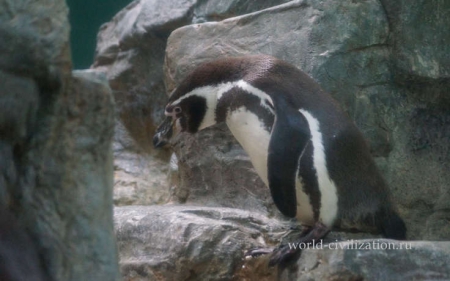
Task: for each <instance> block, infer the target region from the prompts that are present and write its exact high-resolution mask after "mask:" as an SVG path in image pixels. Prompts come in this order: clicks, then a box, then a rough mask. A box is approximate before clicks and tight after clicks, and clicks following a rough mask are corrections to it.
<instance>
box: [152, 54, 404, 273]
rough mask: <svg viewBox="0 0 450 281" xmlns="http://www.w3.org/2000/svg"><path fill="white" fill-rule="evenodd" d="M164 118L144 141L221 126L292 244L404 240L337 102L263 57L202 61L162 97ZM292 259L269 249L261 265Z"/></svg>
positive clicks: (358, 136)
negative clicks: (352, 238)
mask: <svg viewBox="0 0 450 281" xmlns="http://www.w3.org/2000/svg"><path fill="white" fill-rule="evenodd" d="M165 115H166V118H165V120H164V121H163V122H162V124H161V125H160V126H159V127H158V128H157V130H156V133H155V136H154V137H153V144H154V146H155V147H157V148H158V147H162V146H164V145H166V144H167V143H170V141H171V139H173V138H175V137H176V136H177V135H178V134H179V133H180V132H188V133H196V132H198V131H200V130H202V129H204V128H207V127H209V126H212V125H214V124H217V123H221V122H225V123H226V124H227V126H228V128H229V129H230V131H231V133H232V134H233V136H234V137H235V138H236V140H237V141H238V142H239V143H240V144H241V146H242V147H243V148H244V150H245V151H246V152H247V154H248V155H249V157H250V159H251V162H252V164H253V166H254V168H255V170H256V172H257V174H258V175H259V177H260V178H261V179H262V181H263V182H264V183H265V185H266V186H268V188H269V189H270V193H271V196H272V199H273V202H274V203H275V205H276V207H277V208H278V210H279V211H280V212H281V213H282V214H283V215H285V216H286V217H289V218H296V219H297V220H298V221H299V222H300V223H301V224H302V225H303V226H304V227H305V228H304V231H303V232H302V234H300V237H299V238H298V241H296V242H298V243H308V242H312V241H313V240H316V241H318V240H320V239H323V238H324V237H325V236H326V235H327V234H328V233H329V231H330V230H331V229H332V228H333V227H341V228H353V229H357V230H358V229H359V230H366V231H371V232H377V233H381V234H382V235H383V236H384V237H386V238H392V239H398V240H403V239H406V227H405V224H404V222H403V220H402V219H401V218H400V216H399V215H398V214H397V211H396V208H395V205H394V204H393V200H392V198H391V195H390V192H389V189H388V187H387V184H386V182H385V181H384V179H383V177H382V176H381V174H380V172H379V170H378V169H377V166H376V165H375V162H374V160H373V158H372V156H371V154H370V150H369V147H368V145H367V143H366V141H365V139H364V137H363V135H362V133H361V132H360V131H359V130H358V128H357V127H356V125H355V124H354V122H353V121H352V120H351V119H350V118H349V117H348V115H347V114H346V113H345V112H344V111H343V110H342V108H341V107H340V105H339V104H338V103H337V101H336V100H334V99H333V98H332V97H331V96H330V95H329V94H328V93H326V92H325V91H324V90H322V88H321V87H320V86H319V85H318V83H316V82H315V81H314V80H313V79H312V78H311V77H309V76H308V75H307V74H306V73H304V72H303V71H301V70H300V69H298V68H296V67H295V66H293V65H291V64H289V63H287V62H285V61H283V60H280V59H277V58H275V57H272V56H267V55H253V56H243V57H228V58H222V59H217V60H214V61H211V62H207V63H204V64H202V65H200V66H198V67H197V68H196V69H194V70H193V71H192V72H191V73H190V74H189V75H188V76H187V77H186V78H185V79H184V80H183V81H182V82H181V83H180V84H179V86H178V87H177V88H176V89H175V90H174V91H173V92H172V93H171V95H170V97H169V101H168V103H167V106H166V107H165ZM297 251H299V250H297V249H291V248H290V247H288V246H287V245H284V246H283V245H282V246H280V247H277V248H275V250H273V251H271V257H270V260H269V265H271V266H272V265H276V264H281V263H283V262H286V261H288V260H290V259H292V258H293V257H295V256H298V255H297ZM267 253H269V252H266V251H264V250H260V251H258V250H257V249H256V250H254V251H250V254H251V255H252V256H256V255H259V254H267Z"/></svg>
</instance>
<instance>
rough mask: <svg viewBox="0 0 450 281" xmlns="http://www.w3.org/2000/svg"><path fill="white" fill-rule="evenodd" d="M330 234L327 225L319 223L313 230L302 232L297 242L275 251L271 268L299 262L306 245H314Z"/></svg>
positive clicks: (270, 261) (271, 260) (282, 246)
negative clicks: (294, 261)
mask: <svg viewBox="0 0 450 281" xmlns="http://www.w3.org/2000/svg"><path fill="white" fill-rule="evenodd" d="M328 232H330V229H329V228H328V227H327V226H326V225H324V224H323V223H320V222H317V223H316V224H315V225H314V226H313V227H312V228H310V229H308V230H306V231H304V232H302V234H301V235H300V239H299V240H298V241H297V242H295V243H288V244H287V245H281V246H279V247H278V248H276V249H275V250H273V252H272V255H271V257H270V260H269V266H274V265H277V264H280V265H281V264H286V263H288V262H290V261H293V260H297V259H298V258H300V255H301V250H302V249H304V248H305V247H306V245H308V244H309V245H313V244H314V242H315V241H319V240H321V239H322V238H324V237H325V236H326V235H327V234H328Z"/></svg>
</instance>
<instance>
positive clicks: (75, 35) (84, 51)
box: [67, 0, 132, 69]
mask: <svg viewBox="0 0 450 281" xmlns="http://www.w3.org/2000/svg"><path fill="white" fill-rule="evenodd" d="M131 1H132V0H67V5H68V6H69V9H70V14H69V19H70V24H71V33H70V44H71V48H72V61H73V68H74V69H84V68H89V66H90V65H91V64H92V62H93V59H94V52H95V45H96V40H97V33H98V29H99V28H100V26H101V25H102V24H103V23H105V22H108V21H110V20H111V18H112V17H113V16H114V15H115V14H117V12H119V11H120V10H121V9H122V8H124V7H125V6H126V5H128V4H129V3H130V2H131Z"/></svg>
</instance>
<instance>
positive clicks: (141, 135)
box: [93, 0, 288, 205]
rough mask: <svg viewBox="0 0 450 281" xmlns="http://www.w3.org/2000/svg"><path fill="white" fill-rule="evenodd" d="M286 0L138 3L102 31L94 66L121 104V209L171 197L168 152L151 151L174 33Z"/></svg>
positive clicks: (117, 146)
mask: <svg viewBox="0 0 450 281" xmlns="http://www.w3.org/2000/svg"><path fill="white" fill-rule="evenodd" d="M284 2H288V0H272V1H243V0H234V1H214V0H208V1H200V0H189V1H176V0H168V1H159V0H136V1H134V2H132V3H131V4H129V5H128V6H127V7H125V8H124V9H123V10H122V11H120V12H119V13H118V14H117V15H116V16H115V17H114V18H113V19H112V20H111V21H110V22H109V23H106V24H104V25H103V26H102V27H101V29H100V33H99V35H98V43H97V50H96V56H95V62H94V64H93V68H95V70H96V71H101V72H104V73H105V74H106V75H107V77H108V80H109V82H110V85H111V88H112V89H113V92H114V97H115V100H116V104H117V108H116V110H117V116H118V119H117V121H116V133H115V137H114V159H115V184H114V186H115V195H114V198H115V203H116V204H117V205H129V204H161V203H165V202H167V201H169V200H171V198H173V196H172V195H171V193H170V192H169V188H170V185H169V184H167V183H166V184H164V182H167V178H168V171H169V166H168V165H167V163H168V161H169V158H170V153H168V151H164V150H163V151H155V150H153V147H152V143H151V137H152V136H153V134H154V131H155V129H156V126H157V125H158V124H159V122H160V121H161V120H162V117H163V108H164V104H165V103H166V100H167V95H166V91H165V88H164V82H163V80H164V79H163V77H164V74H163V71H162V67H163V63H164V51H165V48H166V40H167V37H168V36H169V34H170V32H172V31H173V30H174V29H176V28H178V27H181V26H184V25H187V24H190V23H198V22H205V21H211V20H222V19H225V18H229V17H232V16H236V15H241V14H245V13H249V12H252V11H257V10H261V9H264V8H267V7H271V6H275V5H277V4H280V3H284Z"/></svg>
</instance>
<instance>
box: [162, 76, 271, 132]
mask: <svg viewBox="0 0 450 281" xmlns="http://www.w3.org/2000/svg"><path fill="white" fill-rule="evenodd" d="M233 87H239V88H241V89H242V90H244V91H245V92H247V93H249V94H251V95H254V96H256V97H258V98H259V99H260V100H261V106H262V107H264V108H266V109H268V110H269V111H270V112H271V113H272V114H274V112H273V109H272V108H271V107H270V106H269V105H267V104H266V101H268V102H269V103H270V104H271V105H272V106H273V101H272V99H271V98H270V96H269V95H268V94H266V93H264V92H263V91H261V90H260V89H258V88H255V87H253V86H252V85H251V84H249V83H247V82H246V81H244V80H238V81H234V82H227V83H221V84H218V85H215V86H204V87H199V88H195V89H194V90H192V91H190V92H189V93H187V94H185V95H183V96H181V97H180V98H179V99H177V100H176V101H174V102H172V104H171V105H177V104H179V103H180V102H181V101H183V100H184V99H187V98H189V97H192V96H200V97H204V98H205V99H206V103H207V106H208V108H207V111H206V116H205V118H204V120H203V122H202V124H201V125H200V128H199V129H200V130H201V129H204V128H206V127H208V126H211V125H214V124H215V118H214V117H215V116H214V113H215V109H216V106H217V101H218V100H219V99H221V98H222V96H223V94H224V93H226V92H228V91H229V90H231V89H232V88H233Z"/></svg>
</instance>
